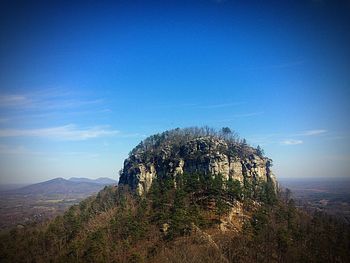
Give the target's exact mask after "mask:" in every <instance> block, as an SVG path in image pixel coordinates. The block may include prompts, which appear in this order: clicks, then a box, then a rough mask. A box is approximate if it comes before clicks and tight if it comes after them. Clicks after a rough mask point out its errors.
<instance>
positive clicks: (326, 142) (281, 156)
mask: <svg viewBox="0 0 350 263" xmlns="http://www.w3.org/2000/svg"><path fill="white" fill-rule="evenodd" d="M164 2H166V3H164ZM282 2H283V3H282ZM349 13H350V4H349V2H348V1H327V0H324V1H322V0H319V1H311V0H310V1H306V0H305V1H276V2H274V3H273V2H270V3H269V4H267V3H263V2H262V1H252V2H249V3H247V1H229V0H227V1H224V0H222V1H210V0H208V1H204V0H203V1H183V2H182V1H159V2H153V1H115V2H114V3H109V2H103V1H98V2H97V1H85V2H84V3H79V2H77V1H69V2H66V3H65V2H63V1H57V2H56V1H44V2H39V1H34V2H30V1H8V2H7V1H2V2H1V4H0V39H1V41H0V58H1V59H0V72H1V73H0V166H1V171H0V183H22V182H23V183H28V182H38V181H42V180H46V179H50V178H54V177H65V178H69V177H72V176H79V177H90V178H97V177H101V176H107V177H112V178H117V176H118V175H117V174H118V171H119V169H120V168H121V167H122V164H123V160H124V159H125V158H126V157H127V154H128V152H129V151H130V150H131V149H132V148H133V147H134V146H135V145H136V144H137V143H138V142H139V141H141V140H142V139H144V138H145V137H146V136H148V135H151V134H153V133H157V132H162V131H164V130H166V129H171V128H176V127H188V126H195V125H198V126H202V125H209V126H212V127H214V128H221V127H223V126H229V127H231V128H232V129H234V130H236V131H237V132H238V133H239V134H240V135H241V137H244V138H246V139H247V140H248V142H250V143H251V144H252V145H254V146H256V145H258V144H259V145H261V146H263V148H264V149H265V152H266V154H267V155H268V156H269V157H271V158H272V159H273V160H274V170H275V173H276V174H277V176H278V177H304V176H349V175H350V174H349V172H348V171H349V170H350V165H349V163H350V150H349V149H350V147H349V146H350V137H349V135H350V133H349V131H350V124H349V121H348V118H349V117H348V115H349V112H350V109H349V108H350V107H349V98H350V48H349V47H350V33H349V32H350V16H349Z"/></svg>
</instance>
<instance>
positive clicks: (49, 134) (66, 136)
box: [0, 124, 120, 141]
mask: <svg viewBox="0 0 350 263" xmlns="http://www.w3.org/2000/svg"><path fill="white" fill-rule="evenodd" d="M119 133H120V132H119V131H117V130H112V129H110V128H109V127H108V126H95V127H91V128H78V127H77V126H76V125H74V124H69V125H65V126H58V127H50V128H41V129H0V137H43V138H53V139H59V140H72V141H79V140H87V139H92V138H97V137H103V136H112V135H116V134H119Z"/></svg>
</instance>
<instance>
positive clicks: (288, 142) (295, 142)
mask: <svg viewBox="0 0 350 263" xmlns="http://www.w3.org/2000/svg"><path fill="white" fill-rule="evenodd" d="M302 143H303V141H302V140H294V139H288V140H284V141H281V144H283V145H297V144H302Z"/></svg>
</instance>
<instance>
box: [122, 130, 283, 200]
mask: <svg viewBox="0 0 350 263" xmlns="http://www.w3.org/2000/svg"><path fill="white" fill-rule="evenodd" d="M155 145H157V146H155V147H146V146H144V145H142V147H139V148H137V149H136V148H135V149H134V150H133V151H132V152H131V154H130V156H129V158H127V159H126V160H125V162H124V168H123V170H122V172H121V174H120V179H119V184H124V185H129V186H130V188H131V189H133V190H135V191H136V192H137V193H138V194H139V195H143V194H144V193H146V192H147V191H149V189H150V187H151V185H152V181H153V180H154V179H155V178H165V177H167V178H169V177H170V178H173V179H174V181H176V177H177V176H181V175H182V174H184V173H201V174H211V175H213V176H215V175H218V174H221V175H222V177H223V179H224V180H229V179H230V178H231V179H233V180H238V181H239V182H240V183H241V184H242V185H245V184H247V183H253V182H258V181H264V182H268V181H269V182H272V183H273V185H274V186H275V187H276V180H275V177H274V175H273V173H272V171H271V169H270V168H271V165H272V162H271V160H270V159H268V158H266V157H263V156H261V154H259V153H258V151H257V150H256V149H254V148H252V147H249V146H247V145H246V144H244V143H238V142H233V141H229V140H225V139H223V138H220V137H215V136H197V137H195V138H191V139H187V140H184V139H183V138H181V139H180V143H172V141H171V140H168V141H165V142H163V143H158V144H157V142H156V143H155Z"/></svg>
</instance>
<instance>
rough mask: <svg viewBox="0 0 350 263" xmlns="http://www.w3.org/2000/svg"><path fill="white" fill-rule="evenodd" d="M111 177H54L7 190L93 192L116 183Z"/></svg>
mask: <svg viewBox="0 0 350 263" xmlns="http://www.w3.org/2000/svg"><path fill="white" fill-rule="evenodd" d="M116 183H117V181H114V180H112V179H110V178H102V177H101V178H98V179H89V178H75V177H73V178H70V179H68V180H67V179H64V178H61V177H58V178H54V179H51V180H48V181H44V182H41V183H36V184H31V185H28V186H24V187H22V188H18V189H13V190H9V191H7V192H8V193H13V194H25V195H38V194H42V195H48V194H93V193H96V192H98V191H100V190H101V189H102V187H103V186H105V185H113V184H116Z"/></svg>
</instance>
